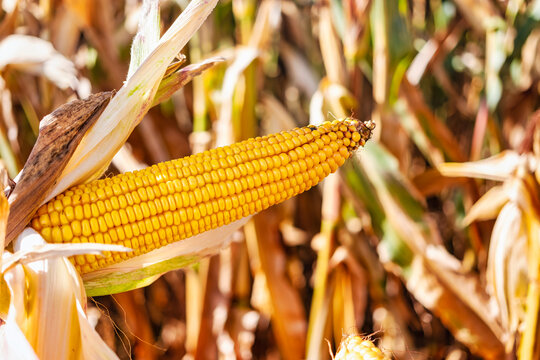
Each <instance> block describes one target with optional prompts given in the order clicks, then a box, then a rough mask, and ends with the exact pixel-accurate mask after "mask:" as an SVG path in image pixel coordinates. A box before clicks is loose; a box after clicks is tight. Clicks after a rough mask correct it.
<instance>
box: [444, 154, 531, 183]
mask: <svg viewBox="0 0 540 360" xmlns="http://www.w3.org/2000/svg"><path fill="white" fill-rule="evenodd" d="M526 161H527V159H526V157H522V156H521V155H519V154H518V153H516V152H514V151H511V150H506V151H503V152H501V153H500V154H497V155H495V156H492V157H490V158H487V159H483V160H478V161H474V162H464V163H443V164H440V165H439V166H438V167H437V169H438V170H439V171H440V172H441V174H443V175H444V176H458V177H473V178H481V179H487V180H495V181H504V180H506V179H508V178H509V177H510V176H511V175H512V174H514V173H515V171H516V170H517V168H518V166H519V165H520V164H523V163H524V162H526Z"/></svg>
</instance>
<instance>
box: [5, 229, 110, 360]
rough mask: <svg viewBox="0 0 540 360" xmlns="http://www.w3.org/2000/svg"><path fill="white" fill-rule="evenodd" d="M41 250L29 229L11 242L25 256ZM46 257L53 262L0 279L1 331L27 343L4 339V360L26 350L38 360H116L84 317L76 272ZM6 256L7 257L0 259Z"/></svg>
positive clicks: (60, 260)
mask: <svg viewBox="0 0 540 360" xmlns="http://www.w3.org/2000/svg"><path fill="white" fill-rule="evenodd" d="M44 244H45V240H43V238H42V237H41V236H40V235H39V234H37V233H36V232H35V231H33V230H30V229H28V230H25V231H24V232H23V234H22V235H21V236H20V237H19V238H18V239H17V240H16V241H15V244H14V248H15V249H17V250H19V251H30V250H31V249H32V248H34V247H35V246H36V245H38V246H40V245H44ZM50 255H51V256H53V257H49V258H45V259H42V260H38V261H33V262H30V263H26V264H24V265H23V264H18V265H15V266H13V267H11V268H10V269H8V270H7V271H6V272H5V273H3V274H2V275H3V277H4V280H5V282H6V284H7V286H8V288H9V291H10V294H9V295H10V306H9V311H8V316H7V319H6V325H9V327H10V328H9V329H11V330H13V329H14V327H17V328H18V329H19V331H20V334H24V336H25V338H26V343H25V342H24V341H23V339H22V338H21V337H20V334H19V332H17V331H16V330H15V331H9V339H8V338H2V340H0V341H1V342H2V344H3V345H2V346H4V344H6V345H5V346H8V347H9V349H8V352H7V354H10V355H11V354H12V355H13V357H12V358H13V359H20V358H21V357H19V354H20V351H24V352H25V353H28V354H30V351H29V348H28V345H30V346H31V347H32V348H33V350H34V351H35V354H36V355H37V357H38V358H39V359H41V360H47V359H67V358H69V359H117V356H116V355H115V354H114V352H113V351H112V350H111V349H110V348H109V347H108V346H107V345H106V344H105V343H104V342H103V340H101V338H100V337H99V335H98V334H97V333H96V332H95V330H94V329H93V328H92V326H91V325H90V323H89V322H88V320H87V318H86V316H85V313H84V310H83V309H84V308H85V307H86V294H85V292H84V288H83V286H82V282H81V279H80V277H79V275H78V274H77V271H76V270H75V268H74V267H73V265H72V264H71V263H70V262H69V261H68V260H67V259H66V258H65V257H58V255H57V254H54V253H50ZM10 256H13V255H12V254H10V253H8V252H6V253H5V254H4V257H3V258H4V259H9V257H10ZM2 329H3V330H2V331H3V332H7V330H8V329H6V328H4V327H2ZM0 334H1V335H5V334H2V333H0ZM12 341H15V342H12ZM15 346H17V348H14V347H15ZM19 346H20V348H19ZM2 354H6V353H5V352H2ZM29 356H30V357H29V358H32V355H31V354H30V355H29ZM22 358H28V357H22Z"/></svg>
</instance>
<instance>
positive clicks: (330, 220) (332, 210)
mask: <svg viewBox="0 0 540 360" xmlns="http://www.w3.org/2000/svg"><path fill="white" fill-rule="evenodd" d="M340 206H341V200H340V193H339V177H338V176H337V175H336V174H332V175H331V176H329V177H328V178H327V179H326V181H325V183H324V188H323V203H322V224H321V232H320V240H321V243H322V244H321V248H320V249H319V251H318V253H317V265H316V268H315V277H314V278H315V281H314V285H313V299H312V301H311V310H310V314H309V325H308V333H307V343H306V344H307V348H306V352H307V359H317V358H318V354H320V351H321V349H322V348H321V346H322V345H323V343H324V341H323V337H324V329H325V325H324V324H325V323H326V320H327V316H326V315H325V314H327V310H325V309H323V306H324V297H325V293H326V289H327V279H328V262H329V260H330V255H331V252H332V247H333V242H334V236H335V234H334V231H335V229H336V226H337V221H338V218H339V209H340Z"/></svg>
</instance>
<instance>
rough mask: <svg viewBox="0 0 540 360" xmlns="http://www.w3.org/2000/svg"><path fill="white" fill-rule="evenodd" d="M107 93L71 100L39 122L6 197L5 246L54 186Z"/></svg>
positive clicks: (92, 122)
mask: <svg viewBox="0 0 540 360" xmlns="http://www.w3.org/2000/svg"><path fill="white" fill-rule="evenodd" d="M111 96H112V93H111V92H103V93H99V94H95V95H92V96H90V97H89V98H87V99H85V100H75V101H72V102H70V103H68V104H66V105H63V106H61V107H60V108H58V109H56V110H55V111H53V112H52V113H51V114H49V115H47V116H46V117H45V118H44V119H43V120H42V121H41V123H40V132H39V136H38V139H37V141H36V144H35V146H34V148H33V149H32V152H31V153H30V156H29V158H28V161H27V162H26V165H25V167H24V168H23V170H22V172H21V173H20V174H19V175H18V177H17V178H16V182H17V184H16V185H15V188H14V189H13V192H12V193H11V195H10V197H9V203H10V208H11V212H10V216H9V220H8V228H7V234H6V245H7V244H9V243H10V242H11V241H12V240H13V239H14V238H15V237H16V236H17V235H18V234H19V233H20V232H21V231H22V229H23V228H24V227H25V226H26V224H27V223H28V221H29V220H30V218H31V217H32V216H33V215H34V213H35V211H36V210H37V208H38V207H39V206H40V205H41V204H42V203H43V201H44V200H45V198H46V196H47V194H48V193H49V191H50V189H51V188H53V187H54V186H55V185H56V181H57V179H58V176H59V175H60V174H61V173H62V171H63V170H64V167H65V166H66V164H67V163H68V162H69V160H70V158H71V156H72V154H73V153H74V151H75V149H76V147H77V146H78V144H79V142H80V141H81V139H82V138H83V136H84V135H85V133H86V132H87V131H88V129H90V128H91V127H92V125H93V124H94V123H95V122H96V120H97V119H98V118H99V116H100V115H101V113H102V112H103V110H104V109H105V107H106V106H107V104H108V103H109V101H110V99H111Z"/></svg>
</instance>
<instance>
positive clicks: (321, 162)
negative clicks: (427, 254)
mask: <svg viewBox="0 0 540 360" xmlns="http://www.w3.org/2000/svg"><path fill="white" fill-rule="evenodd" d="M373 128H374V124H373V123H372V122H371V121H369V122H366V123H364V122H361V121H358V120H354V119H349V118H348V119H343V120H335V121H333V122H328V123H324V124H322V125H320V126H318V127H316V126H307V127H304V128H298V129H294V130H291V131H288V132H282V133H279V134H273V135H268V136H263V137H257V138H253V139H248V140H246V141H243V142H240V143H236V144H233V145H230V146H226V147H223V148H218V149H212V150H209V151H206V152H203V153H200V154H196V155H192V156H188V157H186V158H183V159H179V160H173V161H168V162H164V163H161V164H158V165H154V166H151V167H149V168H146V169H144V170H141V171H135V172H132V173H127V174H121V175H118V176H115V177H112V178H106V179H101V180H96V181H93V182H91V183H88V184H83V185H79V186H76V187H74V188H71V189H69V190H68V191H66V192H65V193H63V194H60V195H58V196H57V197H56V198H54V199H52V200H51V201H50V202H49V203H47V204H45V205H43V206H41V207H40V209H39V210H38V211H37V213H36V216H35V217H34V219H33V220H32V221H31V226H32V227H33V228H34V229H35V230H36V231H38V232H39V233H41V234H42V236H43V237H44V238H45V240H47V241H52V242H63V243H69V242H74V241H78V242H79V241H80V242H105V243H113V244H119V245H125V244H126V243H129V246H130V247H131V248H132V249H133V251H132V252H130V253H126V254H118V253H107V254H106V255H105V254H104V255H105V256H102V257H99V256H98V257H96V256H93V255H77V256H75V258H74V259H72V261H73V263H74V265H75V267H76V268H77V270H78V271H79V272H81V273H87V272H91V271H94V270H97V269H99V268H102V267H105V266H109V265H112V264H114V263H117V262H119V261H122V260H125V259H128V258H130V257H133V256H137V255H141V254H144V253H146V252H149V251H151V250H153V249H156V248H159V247H162V246H164V245H167V244H170V243H172V242H174V241H178V240H182V239H184V238H187V237H190V236H193V235H197V234H199V233H201V232H204V231H208V230H211V229H214V228H216V227H219V226H222V225H225V224H229V223H231V222H233V221H236V220H239V219H240V218H242V217H245V216H248V215H251V214H254V213H256V212H259V211H262V210H264V209H266V208H268V207H270V206H272V205H275V204H277V203H279V202H282V201H284V200H286V199H289V198H291V197H293V196H295V195H298V194H299V193H301V192H303V191H306V190H308V189H309V188H311V187H312V186H314V185H316V184H317V183H318V182H319V181H320V180H322V179H323V178H324V177H326V176H327V175H328V174H330V173H331V172H334V171H335V170H336V169H337V168H338V166H340V165H342V164H343V163H344V162H345V160H346V159H348V158H349V157H350V155H351V154H352V152H353V151H354V150H356V148H357V147H358V146H363V145H364V144H365V142H366V141H367V140H368V139H369V137H370V136H371V131H372V130H373Z"/></svg>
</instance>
